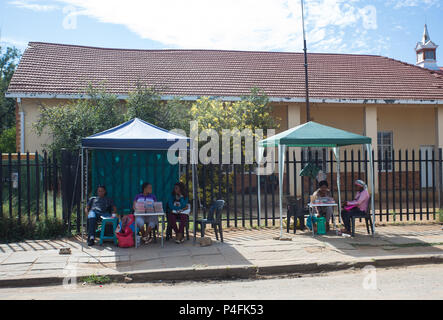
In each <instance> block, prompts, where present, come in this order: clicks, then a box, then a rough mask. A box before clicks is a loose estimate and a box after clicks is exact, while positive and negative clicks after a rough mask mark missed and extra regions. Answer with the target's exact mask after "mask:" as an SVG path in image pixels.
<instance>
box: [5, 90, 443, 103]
mask: <svg viewBox="0 0 443 320" xmlns="http://www.w3.org/2000/svg"><path fill="white" fill-rule="evenodd" d="M5 97H6V98H34V99H89V98H90V95H87V94H57V93H53V94H51V93H20V92H6V94H5ZM116 97H117V99H120V100H126V99H128V98H129V95H128V94H116ZM202 97H205V95H200V96H197V95H189V96H178V95H163V96H161V99H162V100H173V99H177V98H180V100H184V101H196V100H198V99H200V98H202ZM210 98H211V99H219V100H222V101H239V100H241V97H240V96H210ZM309 100H310V101H311V102H314V103H349V104H351V103H352V104H443V99H341V98H311V97H310V98H309ZM269 101H270V102H288V103H305V102H306V99H305V98H304V97H297V98H295V97H294V98H289V97H269Z"/></svg>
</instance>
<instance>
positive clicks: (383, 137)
mask: <svg viewBox="0 0 443 320" xmlns="http://www.w3.org/2000/svg"><path fill="white" fill-rule="evenodd" d="M392 138H393V133H392V131H380V132H378V133H377V144H378V151H379V152H380V153H381V157H380V160H381V163H380V170H381V171H391V170H392V149H393V145H394V144H393V139H392ZM386 161H387V163H386Z"/></svg>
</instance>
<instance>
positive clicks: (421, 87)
mask: <svg viewBox="0 0 443 320" xmlns="http://www.w3.org/2000/svg"><path fill="white" fill-rule="evenodd" d="M308 61H309V89H310V96H311V97H312V98H320V99H323V98H333V99H417V100H420V99H423V100H434V99H438V100H441V99H443V75H442V74H440V72H433V71H430V70H427V69H423V68H419V67H416V66H414V65H410V64H407V63H404V62H401V61H397V60H394V59H390V58H386V57H382V56H374V55H352V54H323V53H309V55H308ZM136 81H141V82H142V83H145V84H147V85H149V86H152V85H156V86H159V87H161V88H163V89H162V90H163V94H164V95H178V96H202V95H207V96H226V97H230V96H231V97H232V96H241V95H245V94H248V93H249V90H250V89H251V88H252V87H254V86H256V87H259V88H261V89H263V90H264V91H265V92H266V94H267V95H268V96H270V97H278V98H303V97H304V95H305V88H304V65H303V54H302V53H286V52H253V51H222V50H133V49H105V48H95V47H85V46H76V45H65V44H52V43H42V42H30V43H29V45H28V48H27V49H26V50H25V52H24V54H23V57H22V58H21V61H20V64H19V66H18V68H17V70H16V72H15V73H14V76H13V78H12V80H11V83H10V85H9V88H8V94H14V93H16V94H17V93H29V94H62V95H63V94H78V93H82V92H84V89H85V87H86V86H87V85H88V83H92V84H94V85H98V84H100V83H103V84H104V86H105V88H106V89H107V90H108V91H109V92H112V93H115V94H122V95H125V94H127V93H128V92H129V91H130V90H133V89H134V87H135V83H136Z"/></svg>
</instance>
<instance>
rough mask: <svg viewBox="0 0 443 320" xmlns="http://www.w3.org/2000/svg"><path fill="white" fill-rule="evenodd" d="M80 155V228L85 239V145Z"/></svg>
mask: <svg viewBox="0 0 443 320" xmlns="http://www.w3.org/2000/svg"><path fill="white" fill-rule="evenodd" d="M80 152H81V153H80V157H81V164H82V168H81V170H80V172H81V173H80V175H81V177H80V180H81V191H80V192H81V197H80V199H81V223H82V224H81V226H80V228H81V236H82V238H81V239H82V241H83V237H84V230H83V219H84V217H83V216H84V214H85V204H84V202H85V201H84V183H85V180H84V163H83V147H80ZM82 250H83V246H82Z"/></svg>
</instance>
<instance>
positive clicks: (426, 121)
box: [19, 98, 441, 152]
mask: <svg viewBox="0 0 443 320" xmlns="http://www.w3.org/2000/svg"><path fill="white" fill-rule="evenodd" d="M65 102H66V100H61V99H31V98H27V99H21V103H20V104H19V111H24V113H25V148H24V150H25V152H26V151H30V152H34V151H41V150H42V149H43V145H44V144H47V143H50V142H51V137H50V136H49V135H47V134H43V135H42V136H38V135H37V133H36V132H35V130H34V129H33V124H34V123H35V122H36V121H37V120H38V117H39V107H40V106H41V105H47V106H51V107H55V106H57V105H59V104H61V103H65ZM293 105H298V108H299V110H300V117H299V119H300V120H298V119H297V121H300V122H301V123H304V122H305V121H306V113H305V104H304V103H300V104H293ZM435 109H436V108H435V106H432V105H406V106H399V105H377V130H378V131H385V130H386V131H389V130H392V131H393V133H394V149H396V150H398V149H402V150H404V149H416V150H418V149H419V147H420V146H422V145H435V144H436V143H438V142H437V139H436V114H437V113H436V111H435ZM272 115H273V116H276V117H279V118H280V119H281V120H279V123H280V128H278V129H277V132H281V131H284V130H287V129H288V122H291V121H288V104H284V103H278V104H274V105H273V112H272ZM289 120H290V119H289ZM311 120H313V121H316V122H319V123H322V124H326V125H330V126H334V127H337V128H340V129H343V130H347V131H351V132H354V133H357V134H365V106H364V105H357V104H346V105H344V104H319V103H311ZM291 123H292V122H291ZM440 143H441V142H440ZM359 148H360V147H354V149H355V150H358V149H359Z"/></svg>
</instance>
